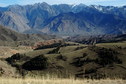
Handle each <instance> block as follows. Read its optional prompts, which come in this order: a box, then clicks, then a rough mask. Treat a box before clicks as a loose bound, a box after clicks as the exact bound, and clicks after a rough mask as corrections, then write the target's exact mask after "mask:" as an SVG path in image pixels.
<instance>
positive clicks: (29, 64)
mask: <svg viewBox="0 0 126 84" xmlns="http://www.w3.org/2000/svg"><path fill="white" fill-rule="evenodd" d="M71 44H72V43H71ZM73 44H74V43H73ZM125 51H126V42H120V43H104V44H97V45H96V46H88V45H83V44H76V45H67V46H63V45H62V46H59V47H54V48H47V49H40V50H33V51H29V52H26V53H23V54H14V55H13V56H12V57H9V58H7V59H6V61H7V62H8V63H9V64H11V66H12V67H16V68H17V72H18V73H19V74H20V76H23V77H29V76H30V77H42V76H45V75H48V74H49V75H50V76H56V77H61V78H62V77H63V78H64V77H65V78H66V77H67V78H68V77H74V78H75V79H76V78H95V79H99V78H113V79H114V78H122V79H125V78H126V77H125V76H126V57H125V56H126V52H125Z"/></svg>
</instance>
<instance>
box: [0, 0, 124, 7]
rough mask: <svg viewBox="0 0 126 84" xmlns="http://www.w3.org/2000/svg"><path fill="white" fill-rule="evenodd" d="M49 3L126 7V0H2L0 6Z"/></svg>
mask: <svg viewBox="0 0 126 84" xmlns="http://www.w3.org/2000/svg"><path fill="white" fill-rule="evenodd" d="M39 2H40V3H41V2H47V3H48V4H80V3H83V4H86V5H91V4H93V5H105V6H106V5H112V6H122V5H126V0H0V6H8V5H13V4H19V5H26V4H34V3H39Z"/></svg>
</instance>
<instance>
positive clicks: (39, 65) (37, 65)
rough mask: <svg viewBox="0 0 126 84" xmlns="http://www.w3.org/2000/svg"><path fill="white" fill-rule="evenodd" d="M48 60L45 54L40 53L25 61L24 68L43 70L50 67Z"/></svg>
mask: <svg viewBox="0 0 126 84" xmlns="http://www.w3.org/2000/svg"><path fill="white" fill-rule="evenodd" d="M47 60H48V59H47V58H46V57H45V56H44V55H40V56H37V57H35V58H33V59H31V60H30V61H28V62H26V63H24V64H23V65H22V68H23V69H25V70H43V69H46V68H47V67H48V62H47Z"/></svg>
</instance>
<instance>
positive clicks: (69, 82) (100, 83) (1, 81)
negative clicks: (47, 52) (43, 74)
mask: <svg viewBox="0 0 126 84" xmlns="http://www.w3.org/2000/svg"><path fill="white" fill-rule="evenodd" d="M0 84H126V81H125V80H110V79H105V80H86V79H84V80H74V79H32V78H27V79H12V78H9V79H6V78H0Z"/></svg>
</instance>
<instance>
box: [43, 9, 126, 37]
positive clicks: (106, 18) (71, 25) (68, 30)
mask: <svg viewBox="0 0 126 84" xmlns="http://www.w3.org/2000/svg"><path fill="white" fill-rule="evenodd" d="M125 23H126V20H122V19H119V18H116V16H114V15H111V14H104V13H101V12H98V11H96V12H94V13H92V12H86V11H83V12H79V13H64V14H60V15H58V16H56V17H54V18H53V19H50V20H49V21H48V22H47V24H46V26H45V28H44V29H42V32H44V33H52V34H56V33H57V34H63V35H75V34H80V35H81V34H82V35H100V34H123V33H126V25H125Z"/></svg>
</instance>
